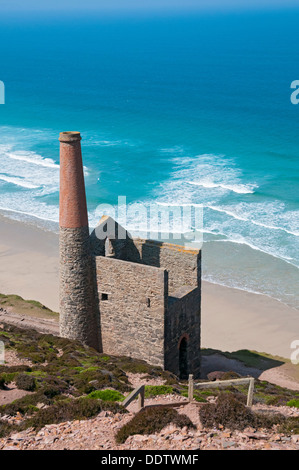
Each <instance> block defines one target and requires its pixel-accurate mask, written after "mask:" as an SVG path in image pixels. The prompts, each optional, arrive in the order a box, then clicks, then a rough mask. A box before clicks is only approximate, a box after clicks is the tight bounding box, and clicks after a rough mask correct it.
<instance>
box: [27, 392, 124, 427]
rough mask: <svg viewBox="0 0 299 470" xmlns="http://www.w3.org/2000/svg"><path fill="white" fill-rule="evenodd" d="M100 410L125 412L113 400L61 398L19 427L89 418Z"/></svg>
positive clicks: (40, 425) (39, 425)
mask: <svg viewBox="0 0 299 470" xmlns="http://www.w3.org/2000/svg"><path fill="white" fill-rule="evenodd" d="M102 410H110V411H112V412H114V413H126V412H127V410H126V409H125V408H123V407H122V406H120V405H118V404H117V403H114V402H102V401H100V400H95V399H89V400H87V399H86V398H79V399H68V400H62V401H59V402H57V403H55V404H54V405H51V406H49V407H48V408H44V409H42V410H39V412H38V413H35V415H34V416H33V417H32V418H29V419H27V420H26V421H25V422H24V423H23V424H22V425H21V428H23V429H24V428H25V429H26V428H28V427H33V428H34V429H36V430H39V429H41V428H43V427H44V426H46V425H47V424H58V423H61V422H64V421H72V420H83V419H89V418H92V417H93V416H96V415H98V414H99V413H100V412H101V411H102Z"/></svg>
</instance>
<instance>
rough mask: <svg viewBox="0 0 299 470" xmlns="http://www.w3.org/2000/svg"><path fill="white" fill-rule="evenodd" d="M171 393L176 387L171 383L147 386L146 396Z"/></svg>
mask: <svg viewBox="0 0 299 470" xmlns="http://www.w3.org/2000/svg"><path fill="white" fill-rule="evenodd" d="M170 393H174V389H173V387H171V386H170V385H146V386H145V398H151V397H156V396H157V395H169V394H170Z"/></svg>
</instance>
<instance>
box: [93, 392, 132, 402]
mask: <svg viewBox="0 0 299 470" xmlns="http://www.w3.org/2000/svg"><path fill="white" fill-rule="evenodd" d="M87 398H92V399H97V400H103V401H123V400H124V398H125V397H124V395H123V394H122V393H119V392H118V391H117V390H95V391H94V392H91V393H90V394H89V395H87Z"/></svg>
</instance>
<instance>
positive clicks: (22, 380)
mask: <svg viewBox="0 0 299 470" xmlns="http://www.w3.org/2000/svg"><path fill="white" fill-rule="evenodd" d="M16 386H17V387H18V388H19V389H21V390H27V391H28V392H33V391H34V390H35V389H36V381H35V378H34V377H32V376H31V375H28V374H22V373H20V374H18V376H17V379H16Z"/></svg>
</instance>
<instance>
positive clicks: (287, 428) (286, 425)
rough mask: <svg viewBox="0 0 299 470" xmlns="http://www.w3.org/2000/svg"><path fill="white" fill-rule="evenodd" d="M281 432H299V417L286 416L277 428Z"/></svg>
mask: <svg viewBox="0 0 299 470" xmlns="http://www.w3.org/2000/svg"><path fill="white" fill-rule="evenodd" d="M278 432H281V433H283V434H291V435H292V434H299V417H298V416H296V417H291V418H287V419H286V420H285V421H284V422H283V423H282V424H281V425H280V426H279V428H278Z"/></svg>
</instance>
